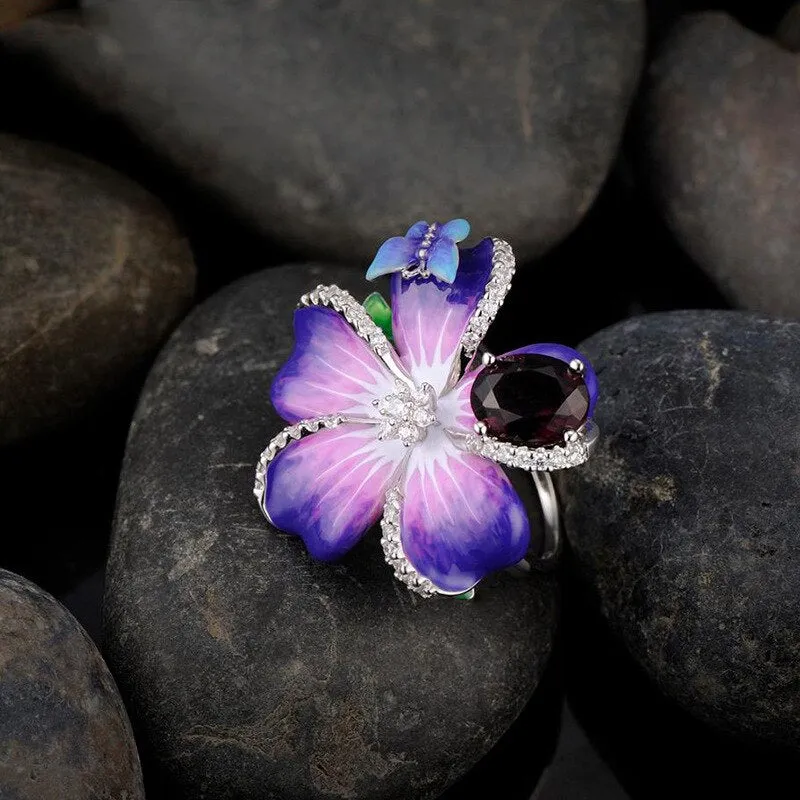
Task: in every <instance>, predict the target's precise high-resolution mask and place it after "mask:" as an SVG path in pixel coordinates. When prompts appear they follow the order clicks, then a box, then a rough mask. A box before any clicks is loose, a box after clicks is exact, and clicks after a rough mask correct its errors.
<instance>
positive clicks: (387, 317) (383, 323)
mask: <svg viewBox="0 0 800 800" xmlns="http://www.w3.org/2000/svg"><path fill="white" fill-rule="evenodd" d="M364 308H365V309H366V310H367V314H369V315H370V317H371V319H372V321H373V322H374V323H375V324H376V325H377V326H378V327H379V328H380V329H381V330H382V331H383V332H384V333H385V334H386V338H387V339H388V340H389V341H390V342H391V341H392V309H391V308H390V307H389V304H388V303H387V302H386V300H384V298H383V295H382V294H381V293H380V292H373V293H372V294H371V295H370V296H369V297H368V298H367V299H366V300H365V301H364Z"/></svg>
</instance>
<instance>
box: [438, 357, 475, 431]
mask: <svg viewBox="0 0 800 800" xmlns="http://www.w3.org/2000/svg"><path fill="white" fill-rule="evenodd" d="M479 372H480V370H479V369H474V370H472V372H468V373H467V374H466V375H464V377H463V378H461V380H460V381H459V382H458V383H457V384H456V385H455V386H454V387H453V388H452V389H451V390H450V391H449V392H447V393H445V394H443V395H442V396H441V397H440V398H439V402H438V404H437V407H436V415H437V417H438V419H439V422H440V423H441V424H442V425H443V426H444V427H445V428H448V429H449V430H455V431H461V432H468V433H472V431H473V426H474V425H475V423H476V422H477V421H478V420H477V418H476V417H475V414H474V413H473V412H472V403H471V402H470V399H469V398H470V394H471V393H472V384H473V383H474V382H475V378H476V377H477V375H478V373H479Z"/></svg>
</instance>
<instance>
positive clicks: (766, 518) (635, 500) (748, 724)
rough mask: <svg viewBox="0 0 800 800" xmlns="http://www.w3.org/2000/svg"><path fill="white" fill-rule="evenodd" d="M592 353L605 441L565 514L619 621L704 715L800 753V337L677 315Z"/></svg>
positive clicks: (639, 655)
mask: <svg viewBox="0 0 800 800" xmlns="http://www.w3.org/2000/svg"><path fill="white" fill-rule="evenodd" d="M582 350H583V351H584V352H586V353H587V355H588V356H589V358H591V360H592V362H593V364H594V366H595V368H596V370H597V373H598V377H599V380H600V386H601V391H602V395H601V400H600V402H599V404H598V407H597V412H596V419H597V422H598V424H599V426H600V429H601V430H602V432H603V435H602V437H601V439H600V442H599V444H598V447H597V450H596V452H595V454H594V455H593V457H592V458H591V459H590V460H589V462H588V463H587V464H586V465H585V466H584V467H583V468H581V469H578V470H570V471H569V473H568V474H567V475H566V476H564V477H565V488H566V493H565V494H566V498H565V508H564V511H565V520H566V527H567V532H568V535H569V541H570V543H571V545H572V550H573V551H574V554H575V557H576V559H577V562H578V565H579V568H580V571H581V572H582V574H583V576H584V578H585V579H586V580H588V582H589V583H590V584H591V586H592V587H593V589H594V593H595V596H596V598H597V599H598V601H599V603H600V606H601V608H602V611H603V613H604V614H605V616H606V617H607V618H608V620H609V622H610V623H611V626H612V628H613V629H614V630H615V631H616V633H617V634H618V635H619V636H620V637H621V638H622V640H623V641H624V643H625V644H626V646H627V648H628V650H629V651H630V652H631V653H632V654H633V655H634V657H635V658H636V659H637V660H638V661H639V663H640V664H641V665H642V666H643V667H644V669H645V670H646V671H647V673H648V674H649V676H650V677H651V678H652V679H653V680H654V681H656V683H657V684H658V685H659V687H660V688H661V689H662V690H663V691H664V692H665V693H666V694H667V695H668V696H670V697H671V698H673V699H675V700H676V701H678V702H679V703H680V704H681V705H682V706H684V707H685V708H686V709H687V710H689V711H690V712H691V713H693V714H695V715H696V716H698V717H700V718H701V719H703V720H705V721H707V722H709V723H711V724H713V725H715V726H717V727H718V728H722V729H724V730H727V731H730V732H732V733H735V734H738V735H741V736H745V737H749V738H751V739H754V740H760V741H762V742H766V743H769V744H771V745H777V746H787V747H790V748H795V749H796V748H798V747H800V733H799V732H798V726H797V719H798V715H800V660H798V655H799V654H800V627H799V626H798V625H797V619H798V615H800V550H798V547H797V541H798V536H800V513H798V512H800V470H798V451H799V448H800V416H798V411H797V387H798V383H797V375H798V373H799V372H800V325H798V324H796V323H790V322H781V321H770V320H767V319H763V318H760V317H758V316H756V315H752V314H747V313H743V312H734V311H727V312H726V311H707V312H703V311H696V312H674V313H670V314H659V315H652V316H644V317H640V318H636V319H632V320H630V321H627V322H623V323H620V324H618V325H616V326H614V327H611V328H609V329H606V330H605V331H603V332H601V333H599V334H596V335H595V336H593V337H592V338H590V339H589V340H587V341H586V342H584V343H583V345H582Z"/></svg>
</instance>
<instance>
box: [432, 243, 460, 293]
mask: <svg viewBox="0 0 800 800" xmlns="http://www.w3.org/2000/svg"><path fill="white" fill-rule="evenodd" d="M426 266H427V267H428V269H429V270H430V272H431V273H433V274H434V275H435V276H436V277H437V278H439V280H442V281H444V282H445V283H452V282H453V281H454V280H455V279H456V273H457V272H458V248H457V247H456V243H455V242H454V241H453V240H452V239H449V238H448V237H446V236H441V237H439V238H438V239H436V241H435V242H434V243H433V245H432V246H431V249H430V253H429V254H428V260H427V262H426Z"/></svg>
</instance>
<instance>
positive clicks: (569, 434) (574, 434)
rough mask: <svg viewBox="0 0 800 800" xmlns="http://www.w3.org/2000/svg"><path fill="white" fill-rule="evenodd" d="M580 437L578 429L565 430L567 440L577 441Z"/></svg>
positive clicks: (565, 439)
mask: <svg viewBox="0 0 800 800" xmlns="http://www.w3.org/2000/svg"><path fill="white" fill-rule="evenodd" d="M578 439H580V434H579V433H578V431H564V441H565V442H577V441H578Z"/></svg>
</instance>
